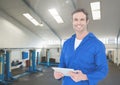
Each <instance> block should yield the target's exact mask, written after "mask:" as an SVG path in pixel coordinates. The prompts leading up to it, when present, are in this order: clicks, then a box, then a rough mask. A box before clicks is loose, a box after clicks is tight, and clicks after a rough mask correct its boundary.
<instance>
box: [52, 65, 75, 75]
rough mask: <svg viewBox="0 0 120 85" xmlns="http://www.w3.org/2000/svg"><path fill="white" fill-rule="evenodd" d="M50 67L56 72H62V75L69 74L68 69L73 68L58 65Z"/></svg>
mask: <svg viewBox="0 0 120 85" xmlns="http://www.w3.org/2000/svg"><path fill="white" fill-rule="evenodd" d="M52 69H53V70H54V71H56V72H61V73H63V75H64V76H69V74H68V73H69V72H70V71H74V70H73V69H70V68H60V67H52Z"/></svg>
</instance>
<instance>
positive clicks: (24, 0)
mask: <svg viewBox="0 0 120 85" xmlns="http://www.w3.org/2000/svg"><path fill="white" fill-rule="evenodd" d="M23 2H24V3H25V4H26V5H27V6H28V7H29V8H30V9H31V10H32V11H33V12H34V13H35V14H36V15H37V16H39V17H40V19H41V20H42V21H43V22H44V23H45V24H46V25H47V26H48V27H49V28H50V30H51V31H52V32H53V33H54V34H55V35H56V36H57V37H58V38H59V39H60V41H61V40H62V39H61V37H60V36H59V35H58V34H57V33H56V32H55V31H54V30H53V28H52V27H51V26H50V25H49V24H48V23H47V22H46V21H45V20H44V19H43V17H42V16H40V14H38V13H37V12H36V11H35V10H34V8H33V7H32V6H31V5H30V4H29V3H28V2H27V1H26V0H23Z"/></svg>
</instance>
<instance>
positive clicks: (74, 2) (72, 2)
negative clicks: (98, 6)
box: [71, 0, 77, 9]
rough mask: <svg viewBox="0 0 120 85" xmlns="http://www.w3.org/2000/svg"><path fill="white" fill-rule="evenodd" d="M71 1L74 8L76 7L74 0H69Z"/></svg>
mask: <svg viewBox="0 0 120 85" xmlns="http://www.w3.org/2000/svg"><path fill="white" fill-rule="evenodd" d="M71 2H72V4H73V7H74V9H77V7H76V5H75V0H74V1H73V0H71Z"/></svg>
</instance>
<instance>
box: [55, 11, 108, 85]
mask: <svg viewBox="0 0 120 85" xmlns="http://www.w3.org/2000/svg"><path fill="white" fill-rule="evenodd" d="M72 16H73V29H74V31H75V34H74V35H73V36H72V37H71V38H69V39H68V40H66V41H65V43H64V45H63V48H62V52H61V56H60V64H59V67H61V68H71V69H74V70H75V71H73V72H72V71H71V72H69V76H64V75H63V74H62V73H60V72H54V77H55V78H56V79H61V78H62V85H97V83H98V82H99V81H100V80H102V79H103V78H105V77H106V75H107V73H108V64H107V59H106V54H105V47H104V45H103V43H102V42H101V41H99V40H98V39H97V38H96V37H95V35H94V34H93V33H91V32H88V30H87V25H88V23H89V20H88V14H87V12H86V11H85V10H84V9H78V10H76V11H74V12H73V13H72Z"/></svg>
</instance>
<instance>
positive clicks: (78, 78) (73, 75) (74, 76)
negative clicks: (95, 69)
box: [69, 70, 88, 82]
mask: <svg viewBox="0 0 120 85" xmlns="http://www.w3.org/2000/svg"><path fill="white" fill-rule="evenodd" d="M69 75H70V77H71V78H72V79H73V80H74V81H75V82H79V81H81V80H88V78H87V75H86V74H83V73H82V71H80V70H76V71H74V72H73V71H71V72H69Z"/></svg>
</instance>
